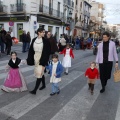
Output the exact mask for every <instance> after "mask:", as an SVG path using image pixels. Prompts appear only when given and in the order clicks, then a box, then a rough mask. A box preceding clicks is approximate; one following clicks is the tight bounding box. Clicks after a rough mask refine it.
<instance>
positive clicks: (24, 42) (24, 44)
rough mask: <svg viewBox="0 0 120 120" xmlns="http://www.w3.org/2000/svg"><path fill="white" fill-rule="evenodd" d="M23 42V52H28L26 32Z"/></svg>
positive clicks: (23, 35)
mask: <svg viewBox="0 0 120 120" xmlns="http://www.w3.org/2000/svg"><path fill="white" fill-rule="evenodd" d="M22 42H23V47H22V52H23V53H24V52H26V47H27V34H26V31H24V32H23V34H22Z"/></svg>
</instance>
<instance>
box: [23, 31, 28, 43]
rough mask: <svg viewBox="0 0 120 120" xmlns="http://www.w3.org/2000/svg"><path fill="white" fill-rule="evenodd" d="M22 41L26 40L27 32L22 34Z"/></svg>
mask: <svg viewBox="0 0 120 120" xmlns="http://www.w3.org/2000/svg"><path fill="white" fill-rule="evenodd" d="M22 42H27V34H24V33H23V34H22Z"/></svg>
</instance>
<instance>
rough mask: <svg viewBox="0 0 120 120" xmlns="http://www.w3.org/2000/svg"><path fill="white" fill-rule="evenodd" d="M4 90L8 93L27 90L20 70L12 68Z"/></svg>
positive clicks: (3, 87)
mask: <svg viewBox="0 0 120 120" xmlns="http://www.w3.org/2000/svg"><path fill="white" fill-rule="evenodd" d="M2 90H4V91H6V92H22V91H26V90H27V86H26V83H25V80H24V77H23V75H22V73H21V72H20V70H19V69H13V68H10V70H9V72H8V75H7V77H6V79H5V82H4V84H3V86H2Z"/></svg>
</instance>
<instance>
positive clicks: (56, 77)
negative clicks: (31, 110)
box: [47, 54, 63, 96]
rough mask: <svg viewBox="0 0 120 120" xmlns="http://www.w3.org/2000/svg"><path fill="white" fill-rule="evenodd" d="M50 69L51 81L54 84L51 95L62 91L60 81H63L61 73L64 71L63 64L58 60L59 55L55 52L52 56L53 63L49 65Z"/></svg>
mask: <svg viewBox="0 0 120 120" xmlns="http://www.w3.org/2000/svg"><path fill="white" fill-rule="evenodd" d="M47 68H48V69H49V70H50V76H51V77H50V83H51V85H52V93H51V94H50V95H51V96H53V95H55V94H59V93H60V89H59V85H58V83H59V82H60V81H61V74H62V72H63V66H62V64H61V63H60V61H59V60H58V55H57V54H54V55H53V56H52V63H51V64H49V66H48V67H47Z"/></svg>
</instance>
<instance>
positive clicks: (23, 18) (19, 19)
mask: <svg viewBox="0 0 120 120" xmlns="http://www.w3.org/2000/svg"><path fill="white" fill-rule="evenodd" d="M28 20H29V16H14V17H0V22H3V21H4V22H9V21H12V22H24V21H28Z"/></svg>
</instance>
